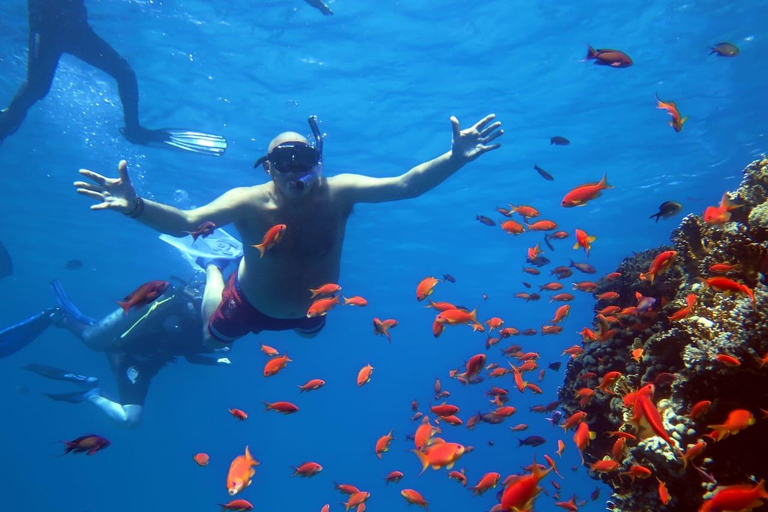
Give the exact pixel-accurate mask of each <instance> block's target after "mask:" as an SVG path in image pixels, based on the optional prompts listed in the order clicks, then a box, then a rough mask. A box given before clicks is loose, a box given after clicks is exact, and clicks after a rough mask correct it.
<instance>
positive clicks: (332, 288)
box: [309, 283, 341, 299]
mask: <svg viewBox="0 0 768 512" xmlns="http://www.w3.org/2000/svg"><path fill="white" fill-rule="evenodd" d="M340 291H341V286H339V285H337V284H336V283H328V284H324V285H323V286H321V287H320V288H310V289H309V293H311V294H312V296H311V297H310V298H311V299H314V298H315V297H317V296H318V295H333V294H334V293H338V292H340Z"/></svg>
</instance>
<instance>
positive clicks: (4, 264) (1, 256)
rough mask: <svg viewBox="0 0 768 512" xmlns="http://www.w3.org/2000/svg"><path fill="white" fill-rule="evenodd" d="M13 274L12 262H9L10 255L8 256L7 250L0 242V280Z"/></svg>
mask: <svg viewBox="0 0 768 512" xmlns="http://www.w3.org/2000/svg"><path fill="white" fill-rule="evenodd" d="M12 274H13V262H12V261H11V255H10V254H8V250H7V249H6V248H5V246H4V245H3V242H0V279H2V278H4V277H8V276H10V275H12Z"/></svg>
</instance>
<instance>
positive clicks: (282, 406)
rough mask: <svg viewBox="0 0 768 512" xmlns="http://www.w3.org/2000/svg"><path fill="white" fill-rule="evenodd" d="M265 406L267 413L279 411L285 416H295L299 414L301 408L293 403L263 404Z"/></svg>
mask: <svg viewBox="0 0 768 512" xmlns="http://www.w3.org/2000/svg"><path fill="white" fill-rule="evenodd" d="M263 404H264V407H266V409H265V411H277V412H281V413H283V414H293V413H295V412H299V408H298V407H296V406H295V405H294V404H292V403H291V402H274V403H269V402H263Z"/></svg>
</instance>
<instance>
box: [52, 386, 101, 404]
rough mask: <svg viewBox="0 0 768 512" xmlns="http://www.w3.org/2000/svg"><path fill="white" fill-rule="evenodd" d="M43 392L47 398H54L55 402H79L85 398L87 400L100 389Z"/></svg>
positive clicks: (99, 391)
mask: <svg viewBox="0 0 768 512" xmlns="http://www.w3.org/2000/svg"><path fill="white" fill-rule="evenodd" d="M43 394H44V395H45V396H47V397H48V398H50V399H51V400H55V401H57V402H67V403H70V404H79V403H80V402H84V401H85V400H88V399H89V398H90V397H92V396H93V395H98V394H101V389H99V388H92V389H89V390H86V391H73V392H72V393H43Z"/></svg>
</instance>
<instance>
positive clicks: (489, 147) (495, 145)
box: [479, 143, 501, 154]
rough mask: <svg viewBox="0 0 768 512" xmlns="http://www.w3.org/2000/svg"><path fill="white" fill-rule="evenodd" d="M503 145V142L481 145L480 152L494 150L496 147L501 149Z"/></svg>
mask: <svg viewBox="0 0 768 512" xmlns="http://www.w3.org/2000/svg"><path fill="white" fill-rule="evenodd" d="M500 147H501V144H498V143H497V144H491V145H490V146H480V148H479V149H480V154H482V153H487V152H489V151H493V150H494V149H499V148H500Z"/></svg>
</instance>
